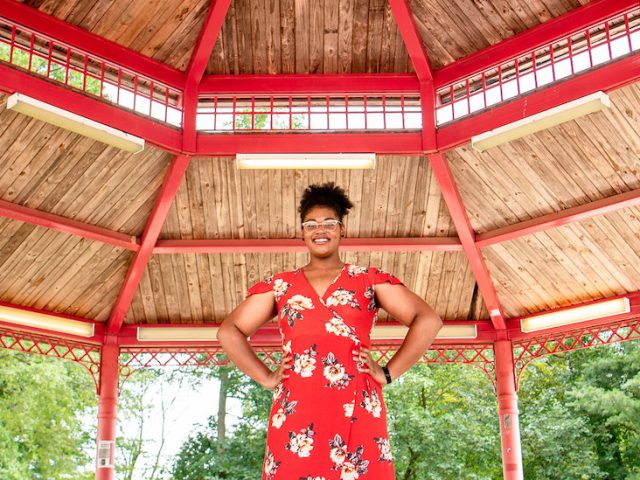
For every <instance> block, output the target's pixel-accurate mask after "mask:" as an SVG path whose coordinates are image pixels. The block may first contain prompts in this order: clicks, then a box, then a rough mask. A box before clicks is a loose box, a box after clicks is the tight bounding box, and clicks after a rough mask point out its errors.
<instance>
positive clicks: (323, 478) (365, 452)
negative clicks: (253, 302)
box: [248, 265, 400, 480]
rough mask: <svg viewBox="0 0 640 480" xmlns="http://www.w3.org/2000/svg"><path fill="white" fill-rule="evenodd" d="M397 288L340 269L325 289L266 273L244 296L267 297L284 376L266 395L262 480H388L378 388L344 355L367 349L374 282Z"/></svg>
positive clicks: (373, 272)
mask: <svg viewBox="0 0 640 480" xmlns="http://www.w3.org/2000/svg"><path fill="white" fill-rule="evenodd" d="M386 282H388V283H392V284H398V283H400V282H399V280H398V279H397V278H395V277H393V276H392V275H390V274H388V273H386V272H383V271H381V270H379V269H377V268H374V267H361V266H357V265H345V266H344V268H343V269H342V271H341V272H340V274H339V275H338V276H337V277H336V279H335V280H334V281H333V283H332V284H331V285H330V286H329V288H328V289H327V291H326V292H320V293H321V294H320V293H318V292H316V291H315V290H314V289H313V287H312V286H311V284H310V283H309V282H308V281H307V278H306V276H305V274H304V271H303V270H302V269H297V270H294V271H290V272H284V273H279V274H276V275H273V276H271V277H269V278H267V279H265V280H264V281H262V282H258V283H257V284H255V285H254V286H253V287H251V288H250V289H249V292H248V294H249V295H253V294H261V293H267V292H273V298H274V301H275V303H276V308H277V311H278V315H277V321H278V326H279V327H280V332H281V334H282V351H283V352H284V353H285V354H289V355H291V356H292V358H293V364H292V369H291V371H290V375H289V378H286V379H284V380H283V381H282V382H281V383H280V384H279V385H278V386H277V387H276V388H275V389H274V390H273V404H272V408H271V413H270V417H269V423H268V432H267V448H266V452H265V459H264V469H263V475H262V480H392V479H394V478H395V474H394V468H393V459H392V456H391V446H390V445H389V434H388V431H387V423H386V408H385V405H384V400H383V397H382V387H381V386H380V385H379V384H378V383H377V382H376V381H375V380H374V379H373V378H372V377H371V376H370V375H369V374H366V373H362V372H359V371H358V369H357V366H356V362H355V361H354V360H353V355H352V353H351V352H352V351H353V350H358V349H359V348H362V347H367V348H369V347H370V346H371V340H370V333H371V329H372V327H373V325H374V322H375V319H376V316H377V310H378V305H377V303H376V298H375V285H377V284H379V283H386Z"/></svg>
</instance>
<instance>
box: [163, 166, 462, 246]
mask: <svg viewBox="0 0 640 480" xmlns="http://www.w3.org/2000/svg"><path fill="white" fill-rule="evenodd" d="M326 181H333V182H336V183H337V184H338V185H340V186H342V187H343V188H345V190H346V191H347V193H348V195H349V196H350V197H351V198H352V200H353V202H354V204H355V208H354V209H353V211H352V212H351V213H350V214H349V215H348V216H347V217H346V218H345V223H346V227H347V235H348V236H350V237H356V238H357V237H385V236H389V237H422V236H429V237H448V236H455V235H456V234H455V228H454V226H453V223H452V222H451V217H450V216H449V214H448V211H447V210H446V205H445V204H444V202H443V201H442V195H441V193H440V189H439V187H438V185H437V183H436V180H435V177H434V176H433V172H432V170H431V167H430V166H429V164H428V162H427V161H426V160H425V159H424V158H421V157H399V156H382V157H378V160H377V166H376V169H375V170H367V171H363V170H343V171H324V172H321V171H305V170H298V171H294V170H282V171H280V170H262V171H261V170H255V171H253V170H237V169H236V166H235V160H234V159H233V158H213V159H205V158H198V159H194V160H193V161H192V162H191V164H190V166H189V169H188V170H187V173H186V176H185V181H184V182H183V184H182V185H181V186H180V188H179V189H178V193H177V195H176V199H175V202H174V203H173V205H172V206H171V209H170V211H169V215H168V217H167V221H166V222H165V224H164V226H163V229H162V232H161V235H160V238H162V239H171V240H178V239H183V240H191V239H215V238H220V239H231V238H296V237H300V232H299V225H300V221H299V219H298V212H297V208H298V203H299V200H300V196H301V195H302V192H303V191H304V189H305V188H306V187H307V186H308V185H309V184H312V183H322V182H326Z"/></svg>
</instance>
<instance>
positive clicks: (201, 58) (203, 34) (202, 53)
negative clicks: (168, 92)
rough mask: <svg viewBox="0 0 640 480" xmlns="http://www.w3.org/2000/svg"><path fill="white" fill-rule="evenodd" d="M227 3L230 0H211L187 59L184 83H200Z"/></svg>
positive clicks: (228, 3) (227, 8)
mask: <svg viewBox="0 0 640 480" xmlns="http://www.w3.org/2000/svg"><path fill="white" fill-rule="evenodd" d="M229 5H231V0H212V2H211V5H210V6H209V12H208V13H207V18H206V19H205V21H204V24H203V26H202V29H201V30H200V35H199V37H198V41H197V42H196V46H195V48H194V49H193V54H192V55H191V59H190V60H189V67H188V68H187V78H186V82H185V84H189V83H194V84H196V85H197V84H200V81H201V80H202V77H203V75H204V72H205V70H206V68H207V63H208V62H209V58H210V57H211V54H212V52H213V48H214V47H215V44H216V40H217V39H218V34H219V33H220V30H221V29H222V24H223V23H224V18H225V16H226V15H227V11H228V10H229Z"/></svg>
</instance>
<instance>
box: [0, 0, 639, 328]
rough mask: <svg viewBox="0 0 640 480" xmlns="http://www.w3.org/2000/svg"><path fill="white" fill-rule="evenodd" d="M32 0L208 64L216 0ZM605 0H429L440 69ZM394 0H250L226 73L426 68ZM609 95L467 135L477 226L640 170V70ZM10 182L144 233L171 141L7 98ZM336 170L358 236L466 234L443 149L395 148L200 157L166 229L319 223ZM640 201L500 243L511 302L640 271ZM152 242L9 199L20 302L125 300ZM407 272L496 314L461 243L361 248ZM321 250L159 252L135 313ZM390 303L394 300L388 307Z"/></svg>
mask: <svg viewBox="0 0 640 480" xmlns="http://www.w3.org/2000/svg"><path fill="white" fill-rule="evenodd" d="M25 3H27V4H29V5H31V6H34V7H36V8H39V9H40V10H42V11H45V12H48V13H50V14H52V15H54V16H56V17H58V18H61V19H63V20H65V21H67V22H69V23H72V24H74V25H78V26H80V27H81V28H84V29H86V30H89V31H91V32H93V33H96V34H98V35H101V36H103V37H105V38H108V39H111V40H113V41H115V42H118V43H120V44H122V45H125V46H127V47H129V48H131V49H133V50H136V51H138V52H141V53H143V54H145V55H149V56H151V57H153V58H155V59H157V60H159V61H162V62H165V63H167V64H170V65H172V66H174V67H177V68H179V69H184V68H185V67H186V65H188V61H189V57H190V55H191V52H192V50H193V47H194V45H195V43H196V39H197V36H198V32H199V30H200V27H201V25H202V22H203V20H204V18H205V16H206V12H207V8H208V7H209V3H210V2H209V1H207V0H170V1H167V2H164V1H163V2H160V1H158V0H139V1H136V2H131V1H124V0H99V1H96V2H86V1H80V0H28V1H26V2H25ZM585 3H588V2H586V1H585V0H514V1H509V2H506V1H502V0H484V1H475V0H464V1H453V0H410V1H409V4H410V7H411V8H412V11H413V14H414V17H415V20H416V23H417V26H418V30H419V32H420V34H421V35H422V38H423V41H424V45H425V48H426V50H427V52H428V53H429V56H430V57H431V60H432V63H433V66H434V67H435V68H440V67H442V66H445V65H447V64H450V63H451V62H453V61H455V60H457V59H460V58H462V57H464V56H465V55H468V54H471V53H473V52H475V51H477V50H478V49H481V48H484V47H486V46H489V45H492V44H495V43H497V42H499V41H500V40H502V39H504V38H507V37H510V36H512V35H515V34H516V33H518V32H521V31H524V30H526V29H528V28H531V27H533V26H535V25H538V24H540V23H543V22H544V21H546V20H548V19H550V18H553V17H556V16H558V15H561V14H563V13H565V12H567V11H569V10H571V9H573V8H576V7H578V6H579V5H580V4H585ZM411 68H412V67H411V65H410V61H409V58H408V55H407V52H406V49H405V47H404V44H403V42H402V39H401V36H400V33H399V31H398V28H397V25H396V23H395V21H394V20H393V18H392V15H391V13H390V9H389V6H388V4H387V2H386V1H383V0H319V1H314V2H311V1H301V0H300V1H298V0H280V1H275V0H252V1H249V0H232V2H231V8H230V10H229V13H228V15H227V16H226V18H225V21H224V24H223V26H222V31H221V33H220V35H219V37H218V41H217V43H216V45H215V48H214V51H213V53H212V55H211V58H210V61H209V64H208V67H207V72H208V73H210V74H250V73H274V74H277V73H364V72H371V73H385V72H409V71H411ZM611 99H612V103H613V107H612V108H611V109H610V110H608V111H605V112H602V113H598V114H594V115H591V116H589V117H586V118H583V119H580V120H577V121H574V122H570V123H567V124H564V125H562V126H559V127H555V128H553V129H550V130H547V131H545V132H541V133H538V134H535V135H531V136H528V137H526V138H524V139H522V140H518V141H514V142H512V143H510V144H508V145H505V146H502V147H498V148H494V149H491V150H489V151H487V152H485V153H482V154H481V153H478V152H475V151H473V150H472V149H471V148H470V147H469V146H462V147H460V148H458V149H456V150H454V151H450V152H447V154H446V157H447V159H448V161H449V163H450V165H451V169H452V172H453V175H454V177H455V180H456V182H457V183H458V186H459V188H460V192H461V196H462V200H463V202H464V204H465V207H466V209H467V212H468V214H469V218H470V221H471V225H472V227H473V229H474V231H475V232H476V233H477V234H481V233H485V232H489V231H492V230H494V229H496V228H500V227H504V226H507V225H512V224H515V223H518V222H521V221H525V220H528V219H532V218H537V217H540V216H542V215H545V214H549V213H553V212H559V211H562V210H565V209H567V208H570V207H574V206H579V205H584V204H586V203H588V202H591V201H594V200H598V199H602V198H606V197H610V196H612V195H615V194H617V193H622V192H627V191H631V190H637V189H639V188H640V173H639V171H640V168H639V167H640V165H639V163H640V162H639V160H638V159H639V158H640V107H639V105H640V85H638V84H636V85H631V86H627V87H625V88H623V89H621V90H618V91H616V92H613V93H612V94H611ZM5 100H6V98H5V97H3V96H0V199H2V200H5V201H9V202H12V203H15V204H18V205H23V206H27V207H29V208H33V209H37V210H41V211H44V212H49V213H54V214H57V215H61V216H63V217H66V218H69V219H73V220H78V221H81V222H85V223H87V224H90V225H96V226H99V227H103V228H107V229H110V230H113V231H118V232H121V233H125V234H127V235H131V236H138V237H139V236H140V235H141V234H142V232H143V229H144V226H145V222H146V220H147V218H148V217H149V214H150V212H151V209H152V206H153V202H154V199H155V198H156V195H157V193H158V191H159V188H160V185H161V182H162V179H163V175H164V173H165V172H166V170H167V167H168V162H169V161H170V158H171V156H170V155H169V154H167V153H165V152H162V151H159V150H157V149H155V148H153V147H147V149H146V150H145V151H144V152H143V153H141V154H138V155H136V156H133V155H130V154H126V153H122V152H119V151H117V150H115V149H113V148H110V147H107V146H104V145H103V144H100V143H98V142H94V141H91V140H88V139H86V138H82V137H80V136H77V135H75V134H71V133H68V132H66V131H64V130H61V129H57V128H55V127H52V126H49V125H46V124H43V123H41V122H38V121H36V120H32V119H30V118H27V117H24V116H21V115H18V114H15V113H13V112H8V111H5V110H4V101H5ZM329 180H331V181H335V182H337V183H338V184H340V185H342V186H344V187H345V188H346V190H347V191H348V193H349V195H350V196H351V198H352V199H353V200H354V203H355V204H356V207H355V209H354V211H353V212H352V214H350V215H349V216H348V219H347V230H348V236H351V237H450V236H455V235H456V232H455V229H454V227H453V224H452V220H451V217H450V215H449V213H448V210H447V208H446V205H445V204H444V201H443V199H442V195H441V192H440V190H439V188H438V186H437V184H436V182H435V179H434V177H433V172H432V171H431V168H430V167H429V164H428V162H427V161H426V159H424V158H419V157H403V156H395V157H392V156H388V157H381V158H379V161H378V167H377V169H376V170H375V171H367V172H362V171H339V172H338V171H327V172H307V171H297V172H257V171H256V172H252V171H242V172H240V171H238V170H236V168H235V165H234V162H233V159H232V158H202V159H195V160H193V161H192V163H191V165H190V166H189V168H188V170H187V173H186V176H185V180H184V181H183V183H182V185H181V186H180V188H179V191H178V193H177V196H176V199H175V201H174V203H173V205H172V207H171V210H170V212H169V215H168V218H167V221H166V223H165V225H164V226H163V228H162V232H161V235H160V238H161V239H173V240H179V239H237V238H245V239H251V238H299V236H300V233H299V231H298V230H299V220H298V218H297V213H296V207H297V203H298V201H299V198H300V194H301V192H302V190H303V189H304V187H306V186H307V185H309V184H311V183H318V182H324V181H329ZM639 231H640V208H629V209H625V210H621V211H618V212H614V213H609V214H607V215H604V216H601V217H597V218H593V219H591V220H588V221H584V222H581V223H579V224H571V225H567V226H564V227H561V228H557V229H554V230H549V231H546V232H541V233H537V234H535V235H528V236H526V237H523V238H519V239H516V240H511V241H509V242H506V243H503V244H499V245H493V246H490V247H487V248H484V249H483V255H484V257H485V260H486V262H487V265H488V268H489V271H490V273H491V276H492V278H493V281H494V284H495V287H496V289H497V293H498V296H499V298H500V300H501V302H502V303H503V305H504V309H505V312H506V314H507V316H509V317H513V316H518V315H523V314H527V313H531V312H538V311H543V310H546V309H549V308H554V307H558V306H562V305H570V304H575V303H578V302H582V301H586V300H591V299H598V298H605V297H609V296H612V295H616V294H621V293H625V292H632V291H639V290H640V267H639V266H638V265H640V258H639V257H640V239H639V237H638V232H639ZM132 257H133V254H132V253H131V252H128V251H123V250H120V249H118V248H113V247H111V246H107V245H103V244H100V243H97V242H92V241H88V240H85V239H80V238H78V237H74V236H70V235H67V234H63V233H57V232H53V231H49V230H46V229H44V228H40V227H35V226H32V225H27V224H24V223H21V222H18V221H14V220H10V219H5V218H0V301H4V302H10V303H14V304H18V305H25V306H29V307H35V308H41V309H44V310H49V311H53V312H62V313H68V314H75V315H80V316H83V317H87V318H93V319H96V320H98V321H104V320H106V319H107V318H108V317H109V313H110V309H111V307H112V306H113V303H114V302H115V299H116V297H117V294H118V291H119V288H120V286H121V285H122V282H123V280H124V276H125V273H126V271H127V268H128V266H129V264H130V262H131V259H132ZM344 260H345V261H347V262H349V263H355V264H361V265H369V264H370V265H377V266H381V267H382V268H384V269H386V270H389V271H392V272H393V273H395V274H396V275H398V276H399V277H400V278H401V279H402V280H403V281H404V282H405V283H406V285H407V286H409V287H410V288H411V289H413V290H415V291H416V292H417V293H418V294H419V295H421V296H422V297H423V298H425V299H426V300H427V301H428V302H429V303H431V304H432V305H433V306H434V307H435V308H436V310H437V311H438V313H439V314H440V315H441V316H443V317H444V318H446V319H449V320H452V319H460V320H464V319H487V318H488V314H487V312H486V308H485V307H484V304H483V302H482V299H481V298H480V296H479V295H478V293H477V287H476V284H475V281H474V278H473V275H472V273H471V271H470V268H469V265H468V262H467V260H466V258H465V256H464V254H463V253H461V252H449V253H432V252H423V253H407V252H400V253H382V252H374V253H347V254H345V255H344ZM304 263H306V255H305V254H296V253H277V254H276V253H272V254H268V253H262V254H248V253H246V254H221V255H214V254H189V255H177V254H163V255H153V256H152V257H151V260H150V262H149V265H148V267H147V269H146V271H145V273H144V276H143V279H142V282H141V285H140V288H139V289H138V291H137V293H136V295H135V298H134V300H133V304H132V307H131V309H130V310H129V312H128V315H127V318H126V321H127V323H166V322H171V323H191V322H196V323H198V322H205V323H211V322H218V321H220V320H221V319H222V318H224V316H225V315H226V313H228V312H229V311H230V310H231V309H232V308H233V307H234V306H235V305H236V304H237V303H238V302H239V301H240V300H241V299H242V297H243V296H244V292H245V291H246V288H247V287H248V286H249V285H250V284H252V283H253V282H255V281H257V280H259V279H261V278H263V277H264V276H266V275H268V274H270V273H273V272H277V271H281V270H285V269H291V268H296V267H298V266H301V265H303V264H304ZM383 320H384V319H383Z"/></svg>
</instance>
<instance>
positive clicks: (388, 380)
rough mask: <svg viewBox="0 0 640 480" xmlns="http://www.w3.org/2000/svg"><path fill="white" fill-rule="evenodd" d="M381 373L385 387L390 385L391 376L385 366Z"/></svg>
mask: <svg viewBox="0 0 640 480" xmlns="http://www.w3.org/2000/svg"><path fill="white" fill-rule="evenodd" d="M382 371H383V372H384V378H386V379H387V385H388V384H390V383H391V374H390V373H389V369H388V368H387V366H386V365H385V366H384V367H382Z"/></svg>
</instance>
